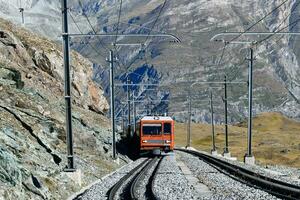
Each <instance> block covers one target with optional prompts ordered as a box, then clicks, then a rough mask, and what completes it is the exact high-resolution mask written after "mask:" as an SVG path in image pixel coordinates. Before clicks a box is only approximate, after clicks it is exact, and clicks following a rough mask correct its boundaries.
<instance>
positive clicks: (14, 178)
mask: <svg viewBox="0 0 300 200" xmlns="http://www.w3.org/2000/svg"><path fill="white" fill-rule="evenodd" d="M0 55H1V56H0V119H1V120H0V199H24V200H25V199H65V198H66V197H67V196H69V195H70V194H71V193H73V192H75V191H77V190H79V189H80V187H82V186H84V185H86V184H88V183H91V182H92V181H93V180H95V179H98V178H99V177H101V176H102V175H103V174H106V173H108V172H109V171H111V170H112V169H114V168H115V167H116V165H115V164H112V163H111V159H110V155H111V153H110V144H111V139H110V133H109V132H108V130H109V125H108V124H109V122H108V120H107V119H106V118H105V117H104V116H103V113H105V112H106V111H107V109H108V104H107V101H106V100H105V97H104V96H103V91H102V88H101V87H100V86H99V85H98V84H97V83H95V82H94V81H93V80H92V79H91V77H92V64H91V63H90V62H89V61H87V60H86V59H85V58H83V57H82V56H81V55H79V54H78V53H75V52H72V54H71V57H72V96H73V102H72V103H73V124H74V127H73V129H74V130H73V132H74V145H75V147H74V148H75V154H76V158H75V162H76V165H77V166H76V167H77V168H78V169H80V170H81V171H82V172H83V176H82V179H83V180H82V185H81V186H80V185H78V184H77V183H75V182H73V181H72V180H71V179H70V178H68V176H67V175H66V174H65V173H63V169H64V168H65V166H66V143H65V138H66V137H65V135H66V133H65V111H64V109H65V106H64V99H63V95H64V93H63V87H64V83H63V65H62V63H63V59H62V51H61V46H60V45H57V44H55V43H53V42H51V41H49V40H48V39H45V38H41V37H39V36H38V35H35V34H33V33H30V32H28V31H26V30H24V29H22V28H18V27H17V26H14V25H13V24H11V23H10V22H7V21H5V20H2V19H0Z"/></svg>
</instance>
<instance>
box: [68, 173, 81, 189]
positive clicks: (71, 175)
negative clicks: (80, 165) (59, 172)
mask: <svg viewBox="0 0 300 200" xmlns="http://www.w3.org/2000/svg"><path fill="white" fill-rule="evenodd" d="M65 175H66V176H67V177H68V178H69V179H71V180H72V181H73V182H74V183H75V184H77V185H79V186H80V187H81V186H82V177H83V174H82V172H81V170H80V169H78V170H74V171H69V170H68V171H65Z"/></svg>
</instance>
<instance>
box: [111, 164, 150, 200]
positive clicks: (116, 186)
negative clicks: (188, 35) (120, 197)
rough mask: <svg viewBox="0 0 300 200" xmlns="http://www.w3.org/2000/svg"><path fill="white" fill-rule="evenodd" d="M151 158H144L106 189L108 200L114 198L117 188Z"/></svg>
mask: <svg viewBox="0 0 300 200" xmlns="http://www.w3.org/2000/svg"><path fill="white" fill-rule="evenodd" d="M150 160H151V159H146V160H144V161H143V162H142V163H141V164H139V165H138V166H136V167H135V168H134V169H132V170H131V171H130V172H129V173H128V174H126V175H125V176H123V177H122V178H121V179H120V180H119V181H118V182H117V183H116V184H115V185H114V186H113V187H112V188H111V189H110V190H109V191H108V200H114V199H115V197H116V195H117V192H118V190H119V189H120V188H121V187H122V185H123V184H124V182H125V181H126V180H128V179H129V178H130V177H131V176H132V175H133V174H134V173H135V172H136V171H138V170H139V169H141V168H142V167H143V166H144V165H145V164H146V163H147V162H150Z"/></svg>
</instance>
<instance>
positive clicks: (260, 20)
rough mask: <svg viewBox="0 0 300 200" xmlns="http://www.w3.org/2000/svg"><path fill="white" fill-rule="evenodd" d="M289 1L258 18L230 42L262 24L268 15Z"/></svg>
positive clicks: (286, 0)
mask: <svg viewBox="0 0 300 200" xmlns="http://www.w3.org/2000/svg"><path fill="white" fill-rule="evenodd" d="M288 1H289V0H285V1H283V2H282V3H281V4H279V5H278V6H277V7H275V8H274V9H273V10H271V11H270V12H269V13H267V14H266V15H264V16H263V17H262V18H260V19H259V20H258V21H257V22H255V23H254V24H252V25H251V26H250V27H248V28H247V29H246V30H245V31H243V32H242V33H240V34H239V35H238V36H236V37H234V38H233V39H231V40H230V42H232V41H234V40H236V39H238V38H240V37H241V36H242V35H243V34H244V33H246V32H248V31H249V30H250V29H252V28H253V27H254V26H256V25H257V24H259V23H260V22H262V21H263V20H264V19H266V18H267V17H268V16H269V15H271V14H272V13H274V12H275V11H276V10H278V9H279V8H280V7H281V6H283V5H284V4H285V3H286V2H288Z"/></svg>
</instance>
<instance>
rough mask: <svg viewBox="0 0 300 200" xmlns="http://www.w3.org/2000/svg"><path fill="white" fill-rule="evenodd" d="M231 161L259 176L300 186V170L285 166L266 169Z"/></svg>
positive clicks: (271, 166) (266, 167) (269, 166)
mask: <svg viewBox="0 0 300 200" xmlns="http://www.w3.org/2000/svg"><path fill="white" fill-rule="evenodd" d="M221 159H224V158H221ZM225 160H226V159H225ZM226 161H229V162H230V163H233V164H235V165H238V166H240V167H243V168H245V169H248V170H251V171H254V172H256V173H258V174H261V175H264V176H267V177H270V178H273V179H276V180H279V181H284V182H286V183H290V184H294V185H299V186H300V169H296V168H291V167H285V166H274V165H267V166H265V167H263V166H260V165H253V166H252V165H245V164H244V163H242V162H237V161H230V160H226Z"/></svg>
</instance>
